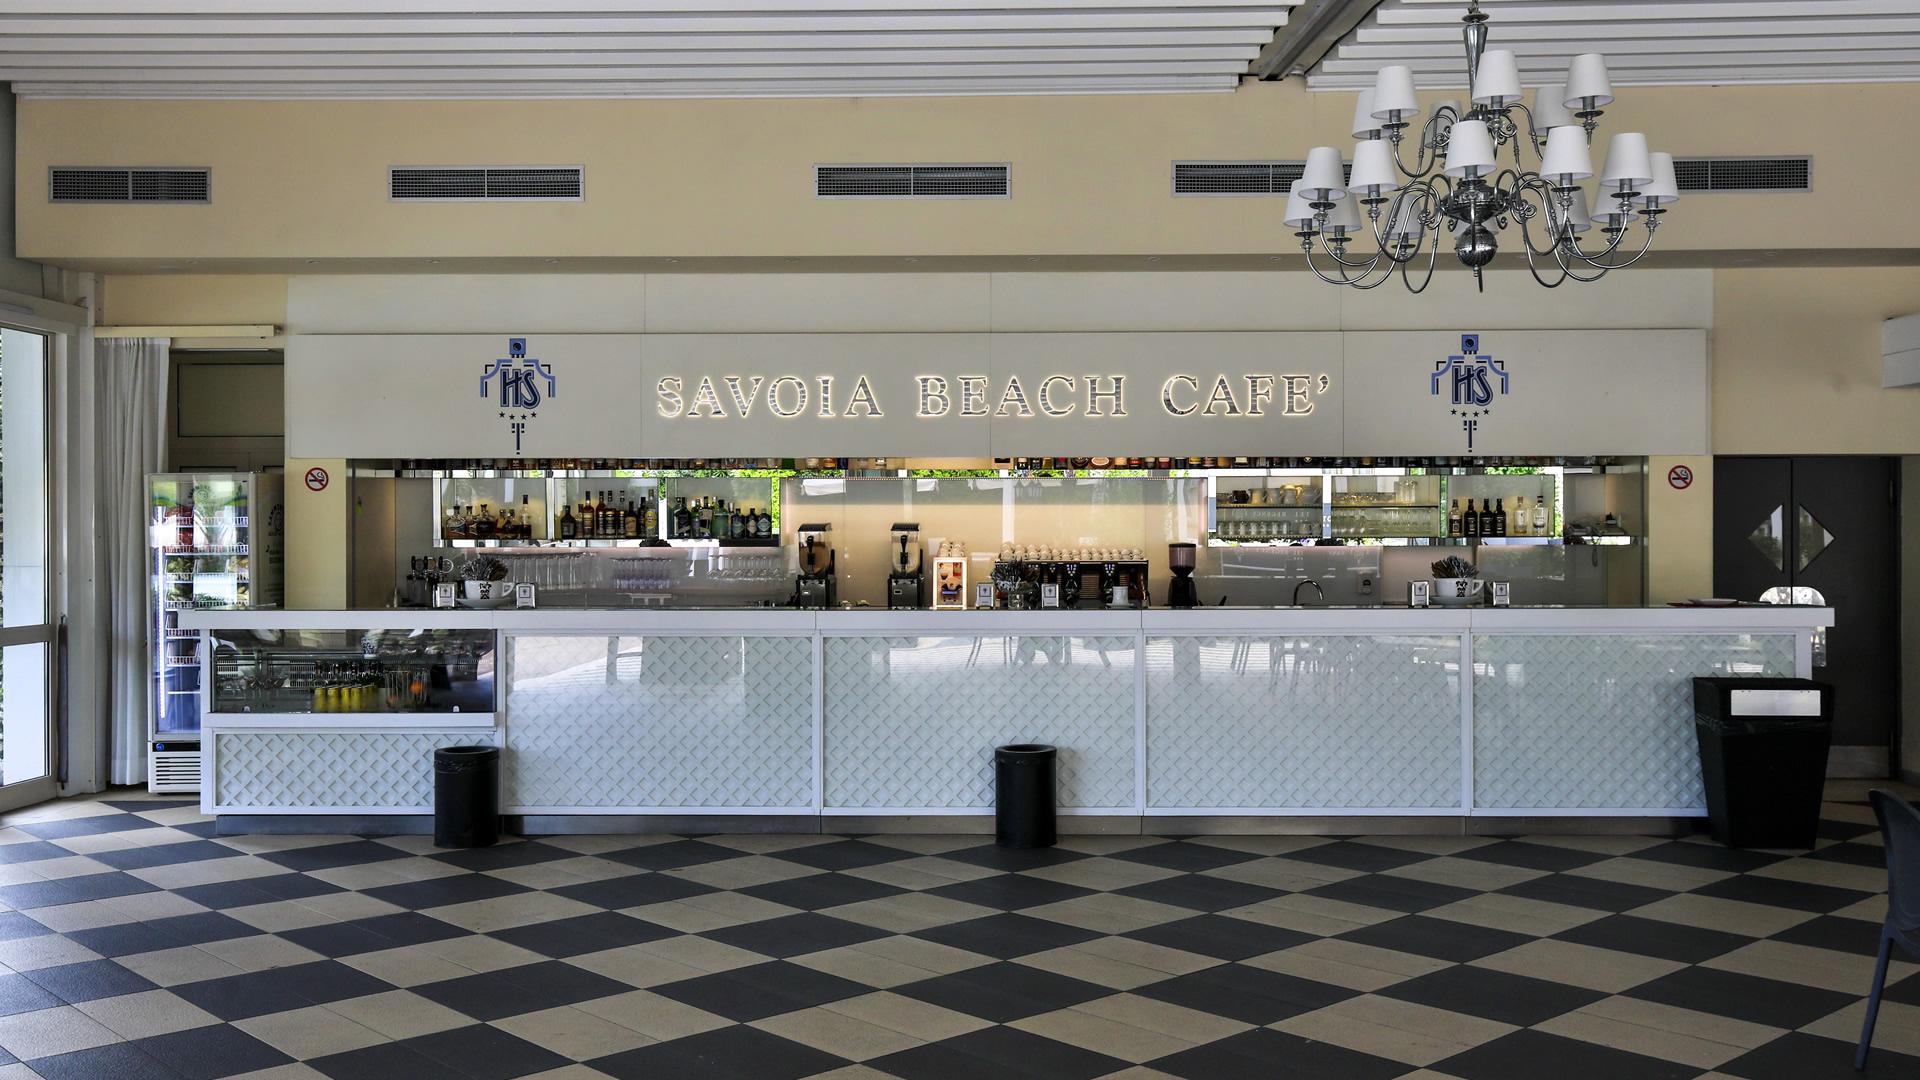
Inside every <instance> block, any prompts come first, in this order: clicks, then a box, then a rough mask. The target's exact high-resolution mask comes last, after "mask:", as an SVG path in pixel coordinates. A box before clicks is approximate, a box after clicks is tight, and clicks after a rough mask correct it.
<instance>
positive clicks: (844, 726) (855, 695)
mask: <svg viewBox="0 0 1920 1080" xmlns="http://www.w3.org/2000/svg"><path fill="white" fill-rule="evenodd" d="M825 648H826V668H827V670H826V683H827V687H826V702H827V706H826V707H827V714H826V720H827V755H826V756H827V783H826V795H827V800H826V801H827V805H828V806H829V807H835V806H842V807H863V806H869V807H889V806H892V807H903V808H906V807H991V806H992V805H993V748H994V747H995V746H1000V745H1004V744H1006V743H1021V742H1040V743H1051V744H1053V745H1054V746H1057V747H1059V748H1060V757H1059V761H1058V773H1057V776H1058V783H1059V800H1060V805H1061V806H1098V807H1115V806H1132V805H1133V750H1134V747H1133V721H1134V695H1133V680H1134V666H1133V665H1134V656H1133V651H1134V639H1133V638H1131V637H1097V638H1086V637H1068V636H1061V635H1024V634H1023V635H1019V636H1004V635H993V636H983V637H918V638H913V637H907V638H895V637H887V638H882V637H860V638H828V639H826V642H825Z"/></svg>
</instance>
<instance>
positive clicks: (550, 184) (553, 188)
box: [387, 165, 582, 202]
mask: <svg viewBox="0 0 1920 1080" xmlns="http://www.w3.org/2000/svg"><path fill="white" fill-rule="evenodd" d="M581 174H582V170H581V168H580V166H578V165H397V166H395V167H393V168H391V169H389V170H387V195H388V197H389V198H392V199H394V200H396V201H400V202H496V201H497V202H539V201H555V200H560V201H569V200H577V199H579V198H581V197H582V195H581V192H582V186H581Z"/></svg>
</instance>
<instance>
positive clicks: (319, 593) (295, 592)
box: [286, 458, 352, 611]
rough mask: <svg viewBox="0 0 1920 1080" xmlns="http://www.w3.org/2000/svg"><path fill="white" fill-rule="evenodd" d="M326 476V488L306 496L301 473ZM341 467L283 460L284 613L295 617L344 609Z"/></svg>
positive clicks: (336, 462) (329, 461) (348, 531)
mask: <svg viewBox="0 0 1920 1080" xmlns="http://www.w3.org/2000/svg"><path fill="white" fill-rule="evenodd" d="M315 466H318V467H320V468H322V469H325V470H327V475H328V477H329V481H330V482H329V483H328V484H327V489H326V490H325V491H321V492H314V491H309V490H308V489H307V485H306V483H305V477H306V474H307V470H308V469H311V468H314V467H315ZM350 486H351V484H350V483H349V482H348V478H347V463H346V462H345V461H343V460H341V459H339V458H288V459H287V495H286V502H287V562H286V577H287V581H286V584H287V600H286V604H287V607H289V608H291V609H294V610H296V611H308V610H313V611H324V610H329V609H331V610H339V609H342V608H345V607H346V606H347V593H348V578H347V575H348V573H349V571H350V569H351V559H350V556H349V547H348V540H349V538H350V537H351V536H352V519H351V510H350V508H349V506H348V498H347V496H348V488H349V487H350Z"/></svg>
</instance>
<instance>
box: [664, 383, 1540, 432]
mask: <svg viewBox="0 0 1920 1080" xmlns="http://www.w3.org/2000/svg"><path fill="white" fill-rule="evenodd" d="M1505 378H1506V376H1505V373H1504V372H1503V373H1502V374H1501V380H1502V391H1503V392H1504V389H1505V386H1504V384H1505ZM913 386H914V390H913V395H912V396H913V399H914V400H913V402H912V414H911V415H912V416H913V417H915V418H916V419H921V420H937V419H942V418H945V417H949V416H955V417H981V418H986V417H999V418H1003V419H1005V418H1014V419H1027V418H1045V419H1064V418H1066V417H1070V416H1081V417H1090V418H1100V419H1114V420H1120V419H1125V418H1126V417H1127V416H1128V415H1130V414H1129V413H1128V411H1127V394H1128V390H1129V377H1128V376H1126V375H1098V374H1093V375H1068V374H1064V373H1055V374H1050V375H1044V376H1041V377H1040V378H1038V379H1035V380H1033V381H1032V382H1031V383H1029V382H1028V381H1027V380H1024V379H1022V378H1021V377H1020V376H1019V375H1009V376H1007V377H1006V378H1005V379H1002V380H998V381H996V380H994V379H993V378H991V377H990V376H986V375H954V376H946V375H917V376H915V377H914V380H913ZM1332 388H1333V378H1332V377H1331V376H1329V375H1326V374H1312V375H1297V374H1284V375H1276V374H1272V373H1267V372H1258V373H1238V374H1227V373H1225V372H1216V373H1213V374H1210V375H1195V374H1188V373H1185V372H1177V373H1175V374H1172V375H1169V376H1167V378H1166V379H1165V381H1163V382H1162V383H1161V384H1160V387H1159V391H1158V394H1157V395H1156V400H1158V402H1159V404H1160V408H1161V409H1162V410H1163V411H1164V412H1165V413H1166V414H1167V415H1168V416H1175V417H1183V418H1184V417H1209V418H1211V417H1222V418H1225V417H1246V418H1258V417H1265V416H1279V417H1283V418H1284V417H1303V416H1311V415H1313V411H1314V408H1315V406H1316V401H1315V398H1317V397H1320V396H1322V395H1325V394H1327V393H1328V392H1329V391H1331V390H1332ZM1436 392H1437V391H1436ZM890 409H891V406H890V405H883V404H882V402H881V400H880V395H879V393H878V391H876V390H875V388H874V384H873V380H872V379H871V378H870V377H869V376H867V375H856V376H854V377H853V378H852V379H851V380H850V381H849V380H846V379H836V378H835V377H834V376H832V375H814V376H811V377H803V376H799V375H776V376H767V375H718V376H715V375H702V376H699V377H698V378H697V379H694V378H688V377H685V376H680V375H662V376H660V378H659V379H658V381H657V382H656V383H655V384H654V412H655V413H656V414H657V415H658V416H659V417H660V418H661V419H663V420H702V419H714V420H726V419H739V420H751V419H753V418H754V416H755V415H756V414H760V415H768V416H773V417H775V418H777V419H781V420H791V419H794V418H795V417H800V416H813V417H817V418H819V419H823V420H833V419H849V420H860V419H874V420H877V419H882V418H885V417H886V416H888V415H889V414H890Z"/></svg>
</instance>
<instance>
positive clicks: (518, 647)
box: [181, 606, 1832, 833]
mask: <svg viewBox="0 0 1920 1080" xmlns="http://www.w3.org/2000/svg"><path fill="white" fill-rule="evenodd" d="M1831 624H1832V613H1831V611H1830V610H1829V609H1826V608H1811V607H1761V606H1741V607H1730V608H1609V609H1555V608H1531V609H1494V608H1465V609H1451V610H1450V609H1440V608H1435V609H1425V610H1411V609H1381V608H1368V609H1354V610H1345V609H1337V608H1287V609H1234V608H1208V609H1199V610H1193V611H1165V610H1144V611H1139V610H1122V611H1064V612H1041V611H1032V612H1015V611H978V612H974V611H968V612H939V611H874V610H853V611H846V610H826V611H780V610H732V611H689V610H666V611H591V610H501V611H448V612H429V611H417V610H416V611H408V610H367V611H307V612H301V611H230V612H189V613H185V614H183V615H182V617H181V625H182V626H183V627H189V628H193V629H197V630H199V631H200V632H201V634H202V635H203V638H204V640H203V641H202V648H201V650H200V656H201V657H202V663H203V664H204V665H206V667H207V669H208V670H206V671H205V672H204V673H203V675H204V677H203V678H202V680H201V685H202V686H203V687H205V688H206V689H205V690H204V691H203V693H204V694H205V697H206V701H205V702H204V704H205V715H206V735H205V739H204V746H205V749H206V752H207V755H208V760H207V762H206V782H205V785H204V788H203V791H202V795H201V801H202V807H203V809H204V810H205V811H206V812H209V813H213V814H216V815H219V818H220V827H221V829H222V830H223V831H231V832H244V831H315V832H340V831H382V832H404V831H422V830H424V829H425V828H427V826H428V820H427V816H426V815H428V814H430V812H431V805H432V801H433V800H432V765H431V758H432V751H433V749H434V748H436V747H441V746H448V745H456V744H493V745H498V746H500V747H501V748H502V749H503V751H504V754H503V758H504V767H503V770H502V793H501V804H502V806H503V808H504V811H505V813H506V814H508V815H509V816H510V818H511V820H510V822H509V824H510V826H512V827H514V828H517V829H519V830H520V831H524V832H527V833H555V832H589V831H633V830H649V829H651V830H664V831H680V832H691V831H730V832H737V831H755V830H791V831H815V830H821V831H853V832H875V831H889V830H899V831H927V830H930V829H964V830H969V831H990V830H991V828H992V812H993V809H992V808H993V788H992V775H993V766H992V760H993V759H992V750H993V748H994V747H995V746H996V745H1000V744H1004V743H1009V742H1043V743H1051V744H1054V745H1057V746H1058V747H1059V748H1060V757H1059V770H1060V772H1059V792H1060V803H1061V805H1060V812H1061V814H1062V819H1061V828H1062V829H1063V830H1065V831H1125V832H1135V831H1141V830H1142V829H1145V830H1147V831H1152V832H1157V833H1165V832H1201V831H1278V830H1326V829H1335V830H1337V831H1346V832H1362V831H1385V830H1394V831H1399V830H1407V831H1447V832H1459V831H1463V830H1465V831H1498V830H1500V829H1503V828H1512V827H1515V820H1514V819H1527V820H1526V822H1525V827H1527V828H1529V829H1540V828H1548V827H1554V826H1552V825H1550V824H1549V823H1548V820H1543V819H1563V820H1562V821H1561V822H1559V826H1560V827H1567V826H1569V825H1572V824H1574V823H1573V822H1572V821H1571V820H1570V819H1583V820H1582V821H1581V822H1580V823H1579V825H1580V827H1586V828H1606V827H1626V828H1632V829H1635V830H1640V831H1645V830H1657V829H1664V828H1673V827H1676V826H1679V825H1683V824H1684V823H1681V822H1678V821H1677V820H1676V819H1684V818H1690V817H1700V816H1703V815H1704V813H1705V811H1704V802H1703V792H1702V789H1701V780H1700V770H1699V763H1698V753H1697V748H1696V745H1695V739H1694V734H1693V722H1692V696H1691V680H1692V678H1693V677H1694V676H1696V675H1798V676H1803V677H1805V676H1809V675H1811V674H1812V643H1813V639H1814V636H1815V634H1816V633H1817V632H1818V631H1819V630H1821V629H1823V628H1825V627H1827V626H1830V625H1831Z"/></svg>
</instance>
